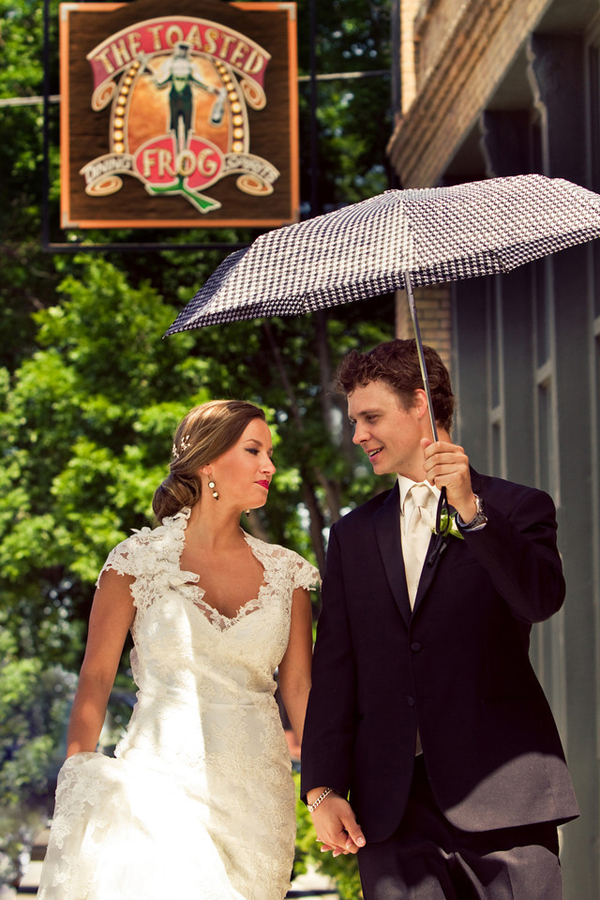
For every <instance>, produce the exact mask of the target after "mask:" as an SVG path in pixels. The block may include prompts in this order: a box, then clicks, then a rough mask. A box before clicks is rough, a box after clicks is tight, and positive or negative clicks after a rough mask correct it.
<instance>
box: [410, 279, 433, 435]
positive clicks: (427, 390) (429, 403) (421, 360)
mask: <svg viewBox="0 0 600 900" xmlns="http://www.w3.org/2000/svg"><path fill="white" fill-rule="evenodd" d="M404 283H405V284H406V294H407V297H408V308H409V310H410V317H411V319H412V323H413V328H414V331H415V340H416V344H417V353H418V355H419V365H420V366H421V375H422V376H423V387H424V388H425V393H426V394H427V409H428V410H429V421H430V422H431V433H432V435H433V440H434V441H437V439H438V433H437V425H436V423H435V415H434V412H433V400H432V399H431V389H430V387H429V378H428V376H427V364H426V362H425V354H424V353H423V342H422V340H421V329H420V328H419V320H418V318H417V308H416V306H415V297H414V294H413V289H412V284H411V283H410V275H409V273H408V272H405V273H404Z"/></svg>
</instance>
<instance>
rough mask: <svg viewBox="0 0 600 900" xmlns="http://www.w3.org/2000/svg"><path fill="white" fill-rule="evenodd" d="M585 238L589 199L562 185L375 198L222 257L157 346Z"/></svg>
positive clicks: (477, 186)
mask: <svg viewBox="0 0 600 900" xmlns="http://www.w3.org/2000/svg"><path fill="white" fill-rule="evenodd" d="M596 237H600V195H598V194H595V193H593V192H591V191H588V190H586V189H585V188H582V187H579V186H578V185H576V184H572V183H571V182H568V181H565V180H563V179H561V178H547V177H545V176H543V175H515V176H512V177H508V178H490V179H487V180H485V181H475V182H471V183H467V184H459V185H453V186H451V187H441V188H426V189H423V190H404V191H386V192H385V193H384V194H379V195H378V196H376V197H372V198H371V199H369V200H364V201H362V202H361V203H355V204H353V205H351V206H346V207H344V208H343V209H340V210H336V211H335V212H332V213H328V214H327V215H323V216H318V217H316V218H314V219H308V220H306V221H304V222H300V223H299V224H297V225H289V226H287V227H285V228H280V229H277V230H274V231H270V232H268V233H266V234H263V235H261V236H260V237H258V238H257V239H256V240H255V241H254V242H253V243H252V244H251V246H250V247H248V248H246V249H243V250H238V251H236V252H235V253H232V254H230V256H228V257H227V258H226V259H225V260H224V262H223V263H221V265H220V266H219V267H218V268H217V269H216V270H215V272H214V273H213V274H212V275H211V276H210V278H209V279H208V280H207V281H206V282H205V284H204V285H203V286H202V287H201V288H200V290H199V291H198V293H197V294H196V295H195V297H194V298H193V299H192V300H191V301H190V302H189V303H188V305H187V306H186V307H185V309H184V310H182V312H181V313H180V314H179V316H178V317H177V319H176V321H175V322H174V323H173V325H171V327H170V328H169V330H168V331H167V332H166V334H167V335H169V334H175V333H176V332H179V331H186V330H188V329H191V328H200V327H203V326H206V325H215V324H219V323H223V322H231V321H235V320H238V319H253V318H258V317H262V316H294V315H302V314H303V313H306V312H311V311H313V310H315V309H320V308H326V307H330V306H337V305H339V304H343V303H351V302H353V301H354V300H366V299H368V298H369V297H374V296H378V295H379V294H386V293H389V292H391V291H394V290H397V289H398V288H406V287H408V288H409V289H410V284H408V285H407V279H409V280H410V283H411V284H412V287H417V286H420V285H428V284H437V283H440V282H446V281H457V280H459V279H463V278H473V277H476V276H479V275H493V274H496V273H500V272H508V271H510V270H511V269H513V268H515V267H516V266H520V265H523V264H524V263H528V262H531V261H532V260H534V259H538V258H539V257H542V256H546V255H547V254H549V253H555V252H556V251H558V250H563V249H565V248H566V247H570V246H572V245H573V244H579V243H583V242H585V241H589V240H592V239H593V238H596Z"/></svg>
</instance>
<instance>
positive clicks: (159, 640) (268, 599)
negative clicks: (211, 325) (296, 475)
mask: <svg viewBox="0 0 600 900" xmlns="http://www.w3.org/2000/svg"><path fill="white" fill-rule="evenodd" d="M274 472H275V466H274V464H273V460H272V443H271V435H270V431H269V428H268V426H267V424H266V421H265V417H264V414H263V412H262V410H260V409H259V408H258V407H255V406H253V405H252V404H249V403H245V402H242V401H237V400H215V401H213V402H210V403H206V404H204V405H202V406H198V407H195V408H194V409H192V410H191V412H189V413H188V415H187V416H186V417H185V418H184V419H183V421H182V422H181V424H180V425H179V427H178V429H177V431H176V434H175V439H174V443H173V456H172V460H171V464H170V472H169V475H168V477H167V478H166V479H165V480H164V481H163V483H162V484H161V485H160V487H159V488H158V490H157V491H156V493H155V495H154V501H153V508H154V512H155V514H156V518H157V520H158V521H159V522H160V523H161V524H160V525H158V527H156V528H155V529H153V530H151V529H150V528H143V529H142V530H141V531H139V532H136V533H134V534H132V535H131V536H130V537H129V538H127V539H126V540H124V541H123V542H122V543H121V544H119V545H118V546H117V547H115V548H114V549H113V550H112V551H111V553H110V554H109V556H108V559H107V560H106V563H105V564H104V567H103V569H102V571H101V573H100V577H99V579H98V583H97V591H96V594H95V597H94V602H93V606H92V612H91V616H90V623H89V633H88V641H87V648H86V652H85V657H84V660H83V665H82V668H81V673H80V677H79V685H78V688H77V693H76V696H75V701H74V704H73V710H72V713H71V719H70V722H69V730H68V738H67V760H66V762H65V763H64V765H63V767H62V769H61V772H60V774H59V780H58V787H57V792H56V808H55V813H54V818H53V823H52V829H51V834H50V842H49V846H48V851H47V854H46V859H45V862H44V867H43V872H42V878H41V885H40V889H39V893H38V897H39V898H40V900H170V898H173V900H179V898H183V897H185V898H197V900H281V898H283V897H284V896H285V894H286V891H287V889H288V887H289V880H290V873H291V870H292V862H293V856H294V838H295V813H294V810H295V803H294V785H293V781H292V777H291V764H290V758H289V752H288V749H287V743H286V740H285V736H284V733H283V729H282V727H281V721H280V718H279V712H278V708H277V704H276V701H275V699H274V696H273V695H274V692H275V687H276V684H275V680H274V673H275V670H276V669H278V672H279V685H280V691H281V696H282V699H283V702H284V704H285V708H286V711H287V713H288V716H289V718H290V721H291V723H292V727H293V729H294V732H295V734H296V737H297V738H298V740H300V739H301V737H302V729H303V725H304V715H305V710H306V703H307V699H308V693H309V689H310V663H311V649H312V639H311V612H310V600H309V594H308V590H309V589H310V588H311V587H313V586H315V585H316V584H317V583H318V573H317V571H316V569H314V568H313V567H312V566H310V565H309V564H308V563H307V562H306V561H305V560H304V559H302V557H300V556H298V554H296V553H294V552H293V551H291V550H287V549H285V548H284V547H280V546H276V545H271V544H265V543H264V542H262V541H259V540H257V539H256V538H253V537H251V536H250V535H248V534H246V533H245V532H244V531H243V530H242V529H241V528H240V524H239V522H240V514H241V513H242V511H243V510H244V509H247V508H254V509H256V508H258V507H261V506H263V505H264V504H265V502H266V500H267V495H268V492H269V488H270V484H271V479H272V478H273V474H274ZM129 630H130V631H131V634H132V637H133V643H134V648H133V650H132V652H131V668H132V672H133V677H134V680H135V682H136V685H137V687H138V693H137V702H136V706H135V709H134V711H133V715H132V717H131V721H130V723H129V726H128V729H127V733H126V735H125V736H124V738H123V739H122V740H121V741H120V743H119V744H118V746H117V749H116V751H115V755H116V758H115V759H113V758H109V757H105V756H103V755H101V754H100V753H96V752H95V749H96V745H97V742H98V738H99V735H100V730H101V728H102V724H103V721H104V716H105V712H106V705H107V701H108V697H109V694H110V691H111V689H112V685H113V681H114V677H115V673H116V671H117V666H118V664H119V660H120V657H121V653H122V650H123V645H124V641H125V638H126V636H127V632H128V631H129Z"/></svg>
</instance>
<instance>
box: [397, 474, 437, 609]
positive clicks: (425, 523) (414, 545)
mask: <svg viewBox="0 0 600 900" xmlns="http://www.w3.org/2000/svg"><path fill="white" fill-rule="evenodd" d="M434 502H435V495H434V493H433V491H432V490H431V488H430V487H429V486H428V485H427V484H415V485H413V487H411V489H410V491H409V492H408V494H407V495H406V497H405V500H404V515H405V516H406V519H405V529H404V540H403V542H402V553H403V556H404V569H405V571H406V583H407V585H408V596H409V598H410V605H411V608H412V607H413V606H414V603H415V597H416V596H417V588H418V586H419V579H420V577H421V570H422V568H423V563H424V561H425V556H426V555H427V548H428V546H429V541H430V540H431V529H432V527H433V524H434V520H433V516H432V514H431V513H430V512H429V508H430V507H431V506H432V505H433V503H434Z"/></svg>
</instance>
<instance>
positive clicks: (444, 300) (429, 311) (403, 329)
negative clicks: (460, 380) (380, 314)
mask: <svg viewBox="0 0 600 900" xmlns="http://www.w3.org/2000/svg"><path fill="white" fill-rule="evenodd" d="M414 294H415V306H416V308H417V317H418V319H419V328H420V330H421V339H422V341H423V343H424V344H428V345H429V346H430V347H433V348H434V350H437V352H438V353H439V354H440V356H441V357H442V360H443V362H444V365H445V366H446V367H447V369H448V371H449V372H450V374H452V367H451V358H452V337H451V309H450V288H449V287H448V285H447V284H440V285H434V286H433V287H421V288H415V290H414ZM414 336H415V333H414V329H413V324H412V319H411V317H410V310H409V308H408V300H407V297H406V291H396V337H398V338H404V339H406V338H413V337H414Z"/></svg>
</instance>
